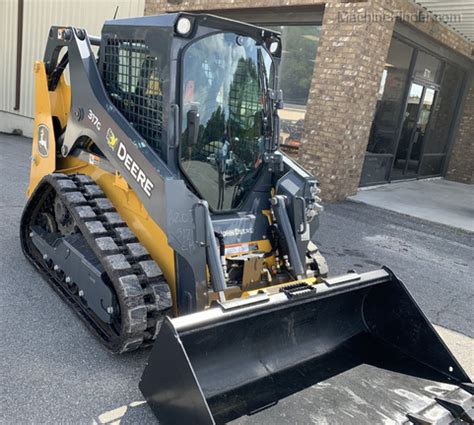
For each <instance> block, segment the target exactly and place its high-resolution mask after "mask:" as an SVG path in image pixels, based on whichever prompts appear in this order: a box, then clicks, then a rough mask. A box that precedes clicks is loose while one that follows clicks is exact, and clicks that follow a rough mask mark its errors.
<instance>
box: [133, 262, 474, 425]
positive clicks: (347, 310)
mask: <svg viewBox="0 0 474 425" xmlns="http://www.w3.org/2000/svg"><path fill="white" fill-rule="evenodd" d="M242 303H244V305H242ZM364 364H366V365H371V366H375V368H372V370H373V371H375V372H373V373H374V382H379V383H380V382H381V381H380V380H381V379H382V378H381V376H382V374H383V370H384V369H389V370H391V371H393V372H396V373H402V374H405V375H410V376H412V377H415V378H416V379H419V378H422V379H425V378H427V377H429V379H432V380H433V381H434V382H443V383H452V384H457V385H459V384H461V383H470V382H471V381H470V379H469V377H468V376H467V374H466V373H465V372H464V370H463V369H462V368H461V366H460V365H459V364H458V362H457V361H456V359H455V358H454V357H453V355H452V354H451V352H450V351H449V349H448V348H447V347H446V345H445V344H444V342H443V341H442V340H441V338H440V337H439V336H438V334H437V333H436V331H435V330H434V328H433V327H432V325H431V324H430V322H429V321H428V320H427V318H426V317H425V315H424V314H423V312H422V311H421V310H420V308H419V307H418V305H417V304H416V302H415V301H414V300H413V298H412V297H411V295H410V294H409V292H408V291H407V289H406V287H405V286H404V285H403V284H402V282H400V281H399V280H398V279H397V278H396V277H395V276H394V274H393V273H392V272H391V271H390V270H388V269H386V268H384V269H382V270H377V271H373V272H369V273H364V274H361V275H358V274H356V273H350V274H348V275H344V276H340V277H336V278H333V279H327V280H326V281H325V282H324V283H322V284H318V285H316V286H309V285H304V284H303V285H301V284H300V285H288V286H287V287H286V288H285V287H284V288H283V289H282V290H281V292H280V293H278V294H275V295H270V296H266V295H263V294H262V295H257V296H256V297H255V298H252V297H250V298H249V299H243V300H235V301H229V302H226V303H223V304H221V305H220V306H219V307H215V308H211V309H209V310H207V311H203V312H200V313H195V314H190V315H186V316H182V317H179V318H176V319H167V320H166V321H165V322H164V323H163V326H162V328H161V330H160V332H159V334H158V337H157V339H156V341H155V344H154V347H153V349H152V351H151V355H150V358H149V361H148V364H147V366H146V368H145V371H144V373H143V376H142V379H141V382H140V390H141V391H142V393H143V395H144V396H145V399H146V400H147V402H148V403H149V405H150V407H151V408H152V410H153V412H154V414H155V416H156V417H157V418H158V419H159V422H160V423H162V424H176V423H193V424H206V425H207V424H214V423H216V422H218V423H221V422H227V421H229V420H232V419H235V418H237V417H240V416H242V415H250V414H256V413H258V412H259V411H261V410H262V409H265V408H267V407H269V406H272V405H275V404H276V403H278V401H279V400H281V399H284V398H286V397H288V396H289V395H291V394H294V393H297V392H299V391H302V390H304V389H305V388H308V387H311V386H314V385H315V384H318V383H320V382H324V381H326V380H329V379H331V378H332V377H335V376H336V375H337V378H338V379H339V378H341V377H342V378H343V377H344V376H346V377H347V379H346V381H347V382H344V381H343V382H344V383H343V384H341V385H342V386H343V387H344V388H345V387H346V386H347V385H349V384H350V383H351V382H352V381H354V379H350V377H349V372H350V371H351V370H355V368H357V367H358V366H359V365H364ZM342 378H341V379H342ZM416 379H415V381H416ZM339 381H340V379H339ZM386 381H387V382H386V385H390V380H386ZM424 382H425V381H423V383H424ZM374 385H375V384H374ZM378 391H379V389H377V388H373V391H372V392H373V393H374V394H372V398H373V396H376V393H377V392H378ZM346 398H347V395H346ZM405 413H408V412H405Z"/></svg>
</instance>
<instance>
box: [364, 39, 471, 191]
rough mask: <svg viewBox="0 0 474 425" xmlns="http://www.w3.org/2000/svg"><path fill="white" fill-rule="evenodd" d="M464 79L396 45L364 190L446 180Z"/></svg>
mask: <svg viewBox="0 0 474 425" xmlns="http://www.w3.org/2000/svg"><path fill="white" fill-rule="evenodd" d="M464 79H465V73H464V71H462V69H460V68H458V67H457V66H455V65H453V64H451V63H448V62H443V61H442V60H440V59H438V58H437V57H435V56H433V55H431V54H429V53H427V52H425V51H423V50H421V49H419V48H416V47H413V46H410V45H408V44H407V43H405V42H403V41H401V40H398V39H397V38H394V39H392V43H391V45H390V49H389V53H388V57H387V61H386V64H385V69H384V71H383V75H382V79H381V84H380V90H379V93H378V101H377V107H376V112H375V117H374V121H373V123H372V129H371V132H370V137H369V142H368V145H367V152H366V155H365V161H364V166H363V169H362V176H361V180H360V185H361V186H368V185H373V184H380V183H388V182H390V181H393V180H402V179H413V178H421V177H432V176H439V175H441V174H442V172H443V167H444V165H445V164H446V161H447V159H448V158H447V156H448V155H447V153H448V150H449V140H450V136H451V134H452V128H453V122H454V121H455V117H456V111H457V107H456V105H457V104H458V102H459V98H460V94H461V88H462V84H463V81H464Z"/></svg>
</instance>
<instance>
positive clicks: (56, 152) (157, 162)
mask: <svg viewBox="0 0 474 425" xmlns="http://www.w3.org/2000/svg"><path fill="white" fill-rule="evenodd" d="M94 49H96V50H94ZM281 53H282V46H281V41H280V36H279V34H278V33H275V32H273V31H270V30H267V29H264V28H258V27H255V26H251V25H247V24H243V23H239V22H235V21H230V20H226V19H222V18H218V17H215V16H211V15H204V14H203V15H200V14H188V13H180V14H168V15H163V16H151V17H143V18H134V19H121V20H113V21H107V22H106V23H105V25H104V27H103V30H102V35H101V37H92V36H89V35H87V33H86V32H85V31H84V30H83V29H79V28H73V27H61V26H54V27H52V28H51V30H50V32H49V39H48V43H47V47H46V52H45V56H44V61H42V62H41V61H39V62H36V64H35V67H34V72H35V81H36V117H35V133H34V139H33V153H32V157H31V176H30V185H29V189H28V196H29V200H28V203H27V205H26V207H25V210H24V213H23V216H22V219H21V244H22V248H23V251H24V253H25V255H26V257H27V258H28V259H29V260H30V261H31V262H32V263H33V265H34V266H35V267H36V268H37V269H38V270H39V271H40V272H41V273H42V275H43V276H44V278H45V279H46V280H47V281H48V282H49V283H50V285H51V286H52V287H53V288H54V289H55V290H56V291H57V293H58V294H59V295H60V296H61V297H62V298H63V299H64V300H65V301H66V302H67V303H68V304H69V305H70V306H71V308H73V310H74V311H75V312H76V313H77V314H78V316H79V317H80V318H81V319H82V320H83V321H84V323H85V324H86V325H87V326H88V327H89V328H90V330H91V331H92V332H93V333H94V334H95V335H96V336H97V337H98V338H99V339H100V340H101V341H102V342H103V344H104V345H105V346H106V347H107V348H108V349H109V350H111V351H112V352H114V353H123V352H126V351H132V350H135V349H138V348H141V347H146V346H151V345H153V348H152V351H151V354H150V358H149V362H148V364H147V366H146V369H145V371H144V373H143V377H142V380H141V382H140V388H141V391H142V392H143V394H144V396H145V398H146V400H147V401H148V403H149V405H150V406H151V408H152V410H153V412H154V413H155V415H156V416H157V418H158V419H159V421H160V422H161V423H163V424H212V423H215V422H226V421H231V420H233V419H236V418H238V417H240V416H243V415H250V414H253V415H255V416H254V418H255V420H256V421H257V422H263V421H264V419H265V417H266V416H265V415H267V414H268V415H270V418H272V419H271V421H272V422H273V423H281V422H288V423H295V422H299V423H308V422H310V421H313V422H315V423H352V424H354V423H382V422H384V423H390V421H394V422H405V421H411V422H413V423H419V424H426V423H450V422H453V421H458V422H456V423H461V422H462V421H465V422H470V423H472V419H473V410H472V392H473V388H472V384H471V381H470V379H469V377H468V376H467V375H466V373H465V372H464V371H463V369H462V368H461V367H460V365H459V364H458V362H457V361H456V359H455V358H454V357H453V356H452V354H451V353H450V351H449V350H448V348H447V347H446V346H445V345H444V343H443V342H442V340H441V339H440V337H439V336H438V334H437V333H436V332H435V330H434V329H433V327H432V326H431V324H430V323H429V322H428V320H427V319H426V317H425V316H424V314H423V313H422V311H421V310H420V308H419V307H418V306H417V304H416V303H415V301H414V300H413V298H412V297H411V296H410V294H409V293H408V291H407V289H406V288H405V286H404V285H403V284H402V283H401V282H400V281H399V280H398V279H397V278H396V277H395V276H394V274H393V273H392V272H391V271H390V270H388V269H386V268H384V269H381V270H376V271H372V272H368V273H364V274H357V273H354V272H349V273H347V274H346V275H342V276H337V277H328V270H327V266H326V263H325V261H324V258H323V256H322V255H321V253H320V252H319V250H318V248H317V247H316V246H315V245H314V244H313V243H312V239H313V238H314V235H315V232H316V230H317V228H318V218H319V213H320V211H321V206H320V199H319V198H318V194H319V187H318V182H317V181H316V179H315V178H314V177H312V176H311V175H309V174H308V173H307V172H306V171H305V170H303V169H302V168H301V167H299V166H298V165H297V164H296V163H295V162H294V161H293V160H291V159H290V158H288V157H287V156H285V155H284V154H283V153H282V152H280V150H279V146H278V145H279V121H278V109H279V108H281V107H282V94H281V91H280V90H279V89H278V64H279V60H280V56H281ZM67 67H68V69H69V75H70V85H69V84H68V83H67V82H66V79H65V75H64V71H65V69H66V68H67ZM301 394H303V396H302V398H299V397H300V395H301ZM308 400H309V401H310V402H308ZM267 408H271V409H270V410H266V409H267ZM271 412H273V413H271ZM323 421H326V422H323ZM430 421H431V422H430Z"/></svg>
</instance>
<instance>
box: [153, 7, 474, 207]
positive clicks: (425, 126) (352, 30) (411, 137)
mask: <svg viewBox="0 0 474 425" xmlns="http://www.w3.org/2000/svg"><path fill="white" fill-rule="evenodd" d="M419 3H423V4H424V5H425V6H426V8H427V9H425V8H423V7H422V6H421V5H419V4H416V3H414V2H412V1H410V0H385V1H382V0H368V1H355V0H354V1H344V0H332V1H331V0H329V1H318V0H285V1H283V0H227V1H225V0H192V1H188V0H146V2H145V14H146V15H150V14H159V13H163V12H172V11H180V10H187V11H205V12H208V13H213V14H216V15H221V16H225V17H229V18H233V19H238V20H242V21H247V22H251V23H254V24H259V25H262V26H266V27H272V28H276V29H278V30H279V31H281V33H282V40H283V57H282V63H281V70H280V85H281V88H282V89H283V93H284V98H285V109H284V110H282V111H281V113H280V117H281V119H282V138H281V144H282V145H283V146H284V147H285V146H286V149H289V150H290V151H291V152H293V154H294V155H296V156H298V158H299V160H300V161H301V162H302V163H303V164H304V166H305V167H306V168H307V169H308V170H310V171H311V172H312V173H313V174H315V175H316V176H317V177H318V178H319V180H320V182H321V185H322V189H323V194H324V197H325V198H326V200H329V201H335V200H341V199H344V198H345V197H347V196H349V195H351V194H354V193H355V192H356V190H357V188H358V187H359V186H366V185H373V184H381V183H388V182H392V181H397V180H403V179H412V178H427V177H435V176H445V177H446V178H448V179H452V180H456V181H459V182H463V183H469V184H473V183H474V174H473V168H474V148H473V143H474V93H473V90H474V88H473V80H474V72H473V70H474V66H473V42H472V40H473V30H472V27H474V25H472V21H470V22H468V21H467V20H466V19H467V17H468V16H470V17H471V18H472V16H473V15H474V13H473V12H474V10H473V11H470V9H474V7H473V6H472V3H471V2H469V1H457V2H456V5H457V6H458V8H457V9H456V8H455V7H452V8H451V7H450V2H449V1H444V2H443V1H439V0H438V1H437V2H434V1H425V2H423V1H421V2H419ZM432 3H437V5H435V6H431V4H432ZM443 3H444V7H445V9H443V8H442V6H443ZM462 4H465V5H466V6H465V7H464V6H463V7H461V6H462ZM460 5H461V6H460ZM430 8H431V9H430ZM469 8H470V9H469ZM430 10H431V11H433V12H436V13H437V17H436V16H435V15H434V14H432V13H430ZM469 11H470V12H469ZM463 12H465V17H464V16H463V15H462V13H463ZM441 15H442V16H441ZM443 21H444V22H443ZM446 21H447V22H446ZM471 25H472V27H471Z"/></svg>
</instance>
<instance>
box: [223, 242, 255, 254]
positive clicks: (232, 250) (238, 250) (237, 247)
mask: <svg viewBox="0 0 474 425" xmlns="http://www.w3.org/2000/svg"><path fill="white" fill-rule="evenodd" d="M252 251H258V244H257V243H255V242H250V243H235V244H231V245H226V246H225V255H238V254H245V253H247V252H252Z"/></svg>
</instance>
